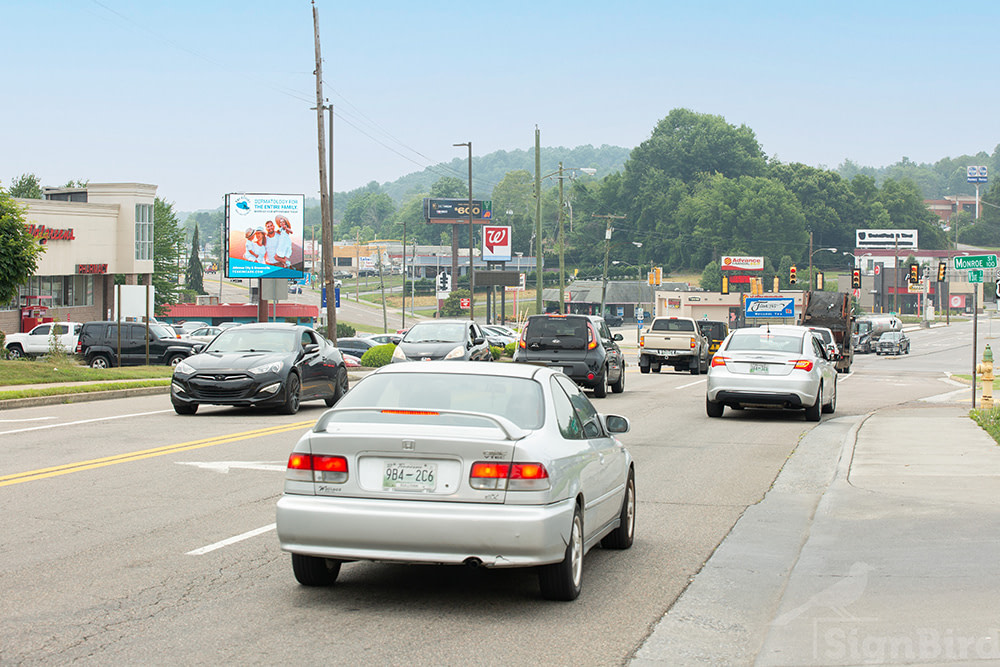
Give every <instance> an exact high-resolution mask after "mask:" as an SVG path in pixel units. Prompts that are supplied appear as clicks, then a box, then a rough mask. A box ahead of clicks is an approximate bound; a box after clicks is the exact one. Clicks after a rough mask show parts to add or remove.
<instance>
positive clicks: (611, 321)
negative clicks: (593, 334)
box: [604, 313, 625, 327]
mask: <svg viewBox="0 0 1000 667" xmlns="http://www.w3.org/2000/svg"><path fill="white" fill-rule="evenodd" d="M604 321H605V322H607V323H608V326H609V327H620V326H621V325H622V324H624V323H625V318H624V317H622V316H621V315H612V314H610V313H609V314H608V315H605V316H604Z"/></svg>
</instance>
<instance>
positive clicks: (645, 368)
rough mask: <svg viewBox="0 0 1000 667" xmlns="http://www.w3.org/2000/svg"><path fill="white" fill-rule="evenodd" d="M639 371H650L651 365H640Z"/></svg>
mask: <svg viewBox="0 0 1000 667" xmlns="http://www.w3.org/2000/svg"><path fill="white" fill-rule="evenodd" d="M639 372H640V373H642V374H643V375H645V374H646V373H648V372H649V366H639Z"/></svg>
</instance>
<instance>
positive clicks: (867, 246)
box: [854, 229, 917, 250]
mask: <svg viewBox="0 0 1000 667" xmlns="http://www.w3.org/2000/svg"><path fill="white" fill-rule="evenodd" d="M854 233H855V242H854V246H855V247H856V248H858V249H859V250H892V249H893V248H899V249H900V250H916V249H917V230H915V229H856V230H854Z"/></svg>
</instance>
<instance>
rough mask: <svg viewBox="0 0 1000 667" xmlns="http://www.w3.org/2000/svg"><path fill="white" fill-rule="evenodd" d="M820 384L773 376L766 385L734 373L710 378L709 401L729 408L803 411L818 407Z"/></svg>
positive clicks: (810, 380)
mask: <svg viewBox="0 0 1000 667" xmlns="http://www.w3.org/2000/svg"><path fill="white" fill-rule="evenodd" d="M818 393H819V383H818V382H817V381H815V380H813V379H811V378H809V379H802V378H795V377H793V376H790V375H789V376H770V377H769V378H768V382H767V384H766V385H764V384H763V383H762V382H761V379H760V378H759V377H753V378H750V377H741V376H739V375H735V374H732V373H727V374H726V375H724V376H721V377H719V376H713V375H712V374H709V376H708V394H707V396H708V400H710V401H713V402H716V403H725V404H727V405H745V406H753V405H760V406H768V407H779V408H787V409H790V410H796V409H802V408H805V407H809V406H812V405H816V396H817V395H818Z"/></svg>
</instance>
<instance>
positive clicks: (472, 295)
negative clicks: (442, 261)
mask: <svg viewBox="0 0 1000 667" xmlns="http://www.w3.org/2000/svg"><path fill="white" fill-rule="evenodd" d="M452 145H453V146H468V147H469V319H472V320H474V319H476V277H475V275H474V274H473V268H472V142H471V141H466V142H464V143H461V144H452Z"/></svg>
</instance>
